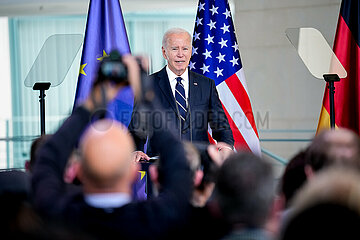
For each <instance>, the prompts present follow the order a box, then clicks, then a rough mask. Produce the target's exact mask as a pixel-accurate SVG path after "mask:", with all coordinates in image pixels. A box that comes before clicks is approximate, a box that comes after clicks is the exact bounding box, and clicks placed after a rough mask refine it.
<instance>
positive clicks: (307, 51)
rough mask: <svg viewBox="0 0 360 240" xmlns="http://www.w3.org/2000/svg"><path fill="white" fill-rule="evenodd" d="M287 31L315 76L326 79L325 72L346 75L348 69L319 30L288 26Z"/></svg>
mask: <svg viewBox="0 0 360 240" xmlns="http://www.w3.org/2000/svg"><path fill="white" fill-rule="evenodd" d="M285 32H286V36H287V38H288V39H289V40H290V42H291V44H292V45H293V46H294V47H295V49H296V50H297V52H298V54H299V56H300V58H301V60H302V61H303V62H304V64H305V66H306V67H307V68H308V69H309V71H310V73H311V74H312V75H313V76H314V77H316V78H318V79H324V77H323V75H324V74H337V75H338V76H339V77H340V78H345V77H346V75H347V73H346V70H345V69H344V67H343V66H342V64H341V63H340V61H339V59H338V58H337V57H336V55H335V53H334V52H333V51H332V49H331V48H330V46H329V44H328V43H327V42H326V40H325V38H324V36H323V35H322V34H321V33H320V31H319V30H317V29H315V28H288V29H286V31H285Z"/></svg>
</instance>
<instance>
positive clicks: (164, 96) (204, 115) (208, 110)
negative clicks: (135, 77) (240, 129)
mask: <svg viewBox="0 0 360 240" xmlns="http://www.w3.org/2000/svg"><path fill="white" fill-rule="evenodd" d="M151 77H152V80H153V91H154V94H155V96H156V98H157V101H158V102H159V105H160V106H159V108H162V109H163V111H164V112H165V119H166V121H169V122H171V124H169V125H166V127H168V126H171V128H172V129H171V130H172V131H173V132H174V134H175V135H177V137H178V138H179V139H180V136H181V139H183V140H189V141H194V142H209V139H208V124H209V125H210V127H211V129H212V136H213V138H214V139H215V140H217V141H221V142H225V143H228V144H230V145H231V146H232V145H233V144H234V138H233V135H232V131H231V129H230V125H229V122H228V119H227V117H226V115H225V113H224V110H223V108H222V105H221V102H220V99H219V95H218V93H217V90H216V87H215V82H214V81H213V80H212V79H210V78H207V77H205V76H203V75H200V74H197V73H195V72H192V71H189V97H188V98H189V99H188V103H189V107H188V112H187V116H186V121H185V124H184V126H183V127H182V128H181V129H180V118H179V114H178V111H177V107H176V103H175V98H174V95H173V93H172V91H171V87H170V83H169V79H168V75H167V73H166V68H165V67H164V68H163V69H162V70H161V71H159V72H156V73H154V74H152V75H151ZM137 105H138V104H137V103H136V102H135V104H134V111H133V115H132V119H131V122H130V124H129V131H130V132H131V133H132V135H133V137H134V139H135V143H136V146H137V148H138V150H141V151H143V150H144V144H145V142H146V137H144V136H139V135H137V134H136V130H137V129H136V128H137V126H138V125H139V124H138V121H139V120H138V119H137V116H138V114H137V111H138V108H137ZM154 127H156V128H158V127H164V126H154ZM147 153H148V154H149V155H155V154H156V152H154V151H153V145H152V141H151V138H150V139H149V144H148V149H147Z"/></svg>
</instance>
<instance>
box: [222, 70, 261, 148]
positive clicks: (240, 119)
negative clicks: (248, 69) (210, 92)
mask: <svg viewBox="0 0 360 240" xmlns="http://www.w3.org/2000/svg"><path fill="white" fill-rule="evenodd" d="M216 88H217V90H218V92H219V97H220V100H221V102H222V104H223V108H224V111H225V113H226V115H227V117H228V120H229V124H230V126H231V129H232V132H233V136H234V140H235V144H234V145H235V148H236V149H238V150H239V149H242V148H243V149H244V148H245V149H248V150H251V151H252V152H253V153H255V154H257V155H260V154H261V148H260V142H259V135H258V132H257V130H256V125H255V120H254V115H253V112H252V108H251V102H250V98H249V94H248V91H247V87H246V81H245V76H244V72H243V69H240V70H239V71H238V72H237V73H235V74H234V75H232V76H231V77H229V78H228V79H227V80H226V81H224V82H222V83H220V84H218V85H217V86H216Z"/></svg>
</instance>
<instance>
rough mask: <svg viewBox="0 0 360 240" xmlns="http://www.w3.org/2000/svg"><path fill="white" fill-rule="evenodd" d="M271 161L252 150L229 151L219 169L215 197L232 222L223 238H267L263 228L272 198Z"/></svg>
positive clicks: (267, 217) (222, 211)
mask: <svg viewBox="0 0 360 240" xmlns="http://www.w3.org/2000/svg"><path fill="white" fill-rule="evenodd" d="M274 186H275V185H274V176H273V173H272V168H271V165H270V164H269V163H267V162H265V161H264V160H263V159H261V158H259V157H257V156H255V155H254V154H252V153H237V154H233V155H231V156H230V157H229V158H228V159H227V160H225V162H224V164H223V165H222V167H221V168H220V170H219V174H218V178H217V181H216V185H215V193H214V194H215V195H214V201H216V202H217V204H218V206H219V209H220V212H221V214H222V216H223V217H224V220H225V221H226V222H228V223H229V224H230V225H231V228H232V229H231V231H230V233H229V234H228V235H227V236H225V237H224V238H223V239H226V240H228V239H254V240H256V239H261V240H265V239H270V235H269V233H268V232H266V231H265V224H266V221H267V220H268V219H269V217H270V212H271V206H272V203H273V200H274V194H275V188H274Z"/></svg>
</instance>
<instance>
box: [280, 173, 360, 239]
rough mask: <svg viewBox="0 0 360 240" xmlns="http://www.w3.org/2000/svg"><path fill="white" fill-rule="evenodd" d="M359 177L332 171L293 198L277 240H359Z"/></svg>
mask: <svg viewBox="0 0 360 240" xmlns="http://www.w3.org/2000/svg"><path fill="white" fill-rule="evenodd" d="M359 182H360V176H359V173H358V172H357V171H354V170H352V169H346V168H340V167H332V168H329V169H325V170H324V171H322V172H319V173H318V174H316V175H315V176H314V178H313V179H312V180H311V181H309V182H308V183H307V184H306V185H305V186H304V187H303V188H302V189H301V190H300V191H299V192H298V194H296V195H295V198H294V202H293V205H292V207H293V211H292V212H291V214H290V215H289V216H288V219H287V221H286V222H285V225H284V229H283V232H282V234H281V237H280V239H282V240H285V239H286V240H287V239H289V240H290V239H359V237H360V228H359V226H360V185H359Z"/></svg>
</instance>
